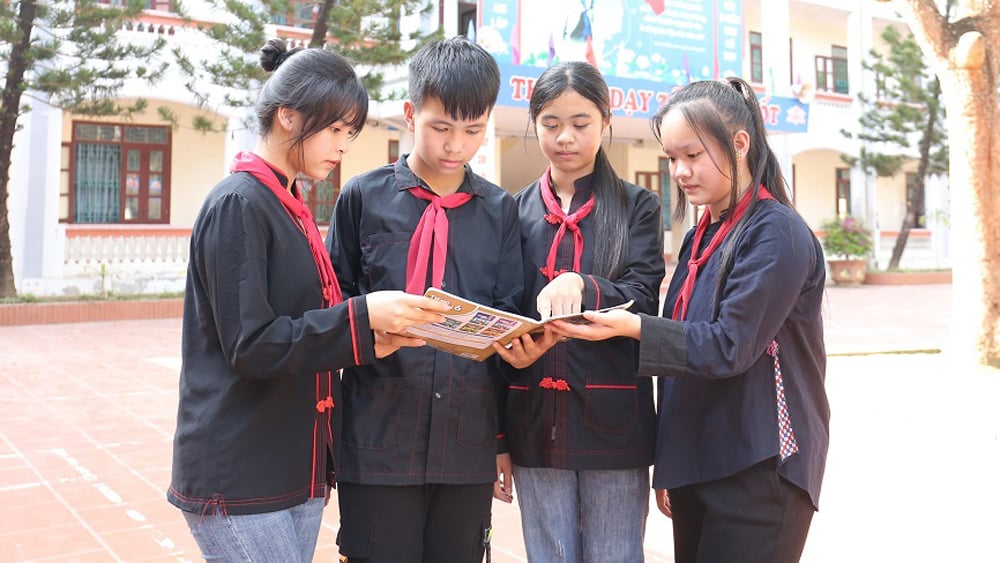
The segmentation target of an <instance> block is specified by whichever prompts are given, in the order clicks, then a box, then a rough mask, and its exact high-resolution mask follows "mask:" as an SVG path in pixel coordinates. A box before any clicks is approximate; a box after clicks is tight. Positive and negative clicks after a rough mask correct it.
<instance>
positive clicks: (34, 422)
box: [0, 285, 1000, 563]
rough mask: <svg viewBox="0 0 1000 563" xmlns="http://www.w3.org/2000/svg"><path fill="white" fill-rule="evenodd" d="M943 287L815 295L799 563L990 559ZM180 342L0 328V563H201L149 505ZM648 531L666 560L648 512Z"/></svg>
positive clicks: (162, 466) (989, 413) (990, 392)
mask: <svg viewBox="0 0 1000 563" xmlns="http://www.w3.org/2000/svg"><path fill="white" fill-rule="evenodd" d="M950 290H951V287H950V286H949V285H941V286H897V287H892V286H864V287H860V288H839V287H831V288H830V289H828V292H827V304H826V308H825V314H826V318H827V322H826V328H827V343H828V347H829V351H830V353H831V358H830V362H829V371H828V389H829V393H830V398H831V403H832V405H833V412H834V415H833V421H832V425H831V434H832V447H831V450H830V456H829V465H828V470H827V479H826V482H825V486H824V491H823V497H822V501H821V502H822V505H821V510H820V512H819V513H818V514H817V516H816V518H815V520H814V524H813V528H812V532H811V534H810V538H809V542H808V544H807V546H806V552H805V554H804V557H803V561H805V562H813V563H819V562H831V563H833V562H838V563H839V562H845V561H851V562H884V561H906V562H912V561H927V562H931V561H933V562H938V561H948V562H953V561H956V562H957V561H961V562H979V561H983V562H986V561H992V562H997V561H1000V534H998V533H997V531H998V530H1000V516H998V511H997V506H1000V485H998V479H997V475H1000V409H998V408H997V399H998V398H1000V373H998V372H996V371H993V370H986V369H982V368H960V367H957V366H955V365H953V364H952V363H951V362H950V361H949V357H948V355H947V350H946V348H947V341H948V326H949V323H948V317H949V314H948V307H949V303H950ZM179 341H180V322H179V320H177V319H168V320H154V321H122V322H107V323H87V324H65V325H41V326H23V327H0V366H3V367H2V371H0V561H2V562H7V561H81V562H89V561H102V562H103V561H198V560H199V559H200V558H199V556H198V551H197V548H196V547H195V544H194V542H193V540H192V539H191V537H190V535H189V533H188V531H187V529H186V527H185V525H184V522H183V520H182V518H181V517H180V515H179V514H178V512H177V511H176V510H175V509H173V508H172V507H171V506H169V505H168V504H167V503H166V501H165V500H164V498H163V491H164V489H165V488H166V486H167V483H168V481H169V473H170V467H169V464H170V442H171V436H172V433H173V428H174V417H175V409H176V401H177V371H178V368H179V358H178V346H179ZM940 349H945V353H943V354H942V353H930V354H928V353H922V354H915V353H906V354H885V353H883V354H877V355H854V354H857V353H868V352H905V351H915V350H924V351H926V350H940ZM335 506H336V503H333V504H332V505H331V507H330V508H328V509H327V512H326V515H325V519H324V525H323V530H322V532H321V536H320V541H319V547H318V551H317V556H316V560H317V561H335V560H336V559H335V553H336V548H335V545H334V538H335V536H336V529H337V513H336V509H335ZM495 528H496V533H495V536H494V537H495V546H494V553H493V555H494V557H493V560H494V561H496V562H498V563H501V562H516V561H524V560H525V559H524V551H523V546H522V544H521V540H520V528H519V521H518V515H517V509H516V505H515V506H513V507H511V506H507V505H498V506H497V507H496V511H495ZM646 535H647V541H646V546H647V549H646V554H647V561H651V562H663V561H672V557H671V555H670V554H671V539H670V538H671V534H670V527H669V521H668V520H667V519H666V518H664V517H662V516H661V515H660V514H659V513H658V512H655V509H654V510H653V511H652V512H651V513H650V517H649V521H648V525H647V534H646Z"/></svg>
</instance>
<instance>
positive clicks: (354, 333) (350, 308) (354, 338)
mask: <svg viewBox="0 0 1000 563" xmlns="http://www.w3.org/2000/svg"><path fill="white" fill-rule="evenodd" d="M347 318H348V319H349V320H350V324H351V350H352V351H353V352H354V365H356V366H360V365H361V355H360V353H359V351H358V348H360V343H359V342H358V329H357V327H356V326H354V298H353V297H352V298H351V299H348V300H347Z"/></svg>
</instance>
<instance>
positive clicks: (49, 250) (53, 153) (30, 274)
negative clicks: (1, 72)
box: [8, 93, 65, 292]
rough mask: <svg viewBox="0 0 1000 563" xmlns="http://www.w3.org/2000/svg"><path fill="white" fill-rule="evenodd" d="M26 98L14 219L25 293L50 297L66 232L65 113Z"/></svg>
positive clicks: (15, 168) (15, 164)
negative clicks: (62, 212) (62, 209)
mask: <svg viewBox="0 0 1000 563" xmlns="http://www.w3.org/2000/svg"><path fill="white" fill-rule="evenodd" d="M34 96H39V97H40V95H38V94H37V93H33V95H32V96H24V97H23V98H22V102H25V103H27V104H28V105H30V106H31V110H30V111H29V112H27V113H26V114H24V115H23V116H22V117H21V122H22V123H23V124H24V129H23V130H22V131H21V132H20V133H18V134H17V135H16V136H15V137H14V150H13V152H12V154H11V183H10V188H11V189H10V199H9V207H8V216H9V218H10V232H11V247H12V248H11V252H12V254H13V258H14V279H15V281H16V283H17V286H18V289H19V291H22V292H24V291H27V292H44V290H43V289H42V290H41V291H39V290H40V289H41V288H40V287H39V285H38V284H39V283H40V281H41V280H42V279H43V278H59V277H62V271H63V256H64V251H65V227H64V226H62V225H60V223H59V175H60V168H61V158H60V157H61V154H62V110H61V109H59V108H56V107H53V106H50V105H49V104H47V103H45V102H43V101H40V100H39V99H38V98H36V97H34Z"/></svg>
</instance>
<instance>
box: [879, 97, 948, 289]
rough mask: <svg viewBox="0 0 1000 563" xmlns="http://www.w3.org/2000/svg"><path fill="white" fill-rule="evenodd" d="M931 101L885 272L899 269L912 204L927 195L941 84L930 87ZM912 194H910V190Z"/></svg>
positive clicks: (912, 222) (911, 224) (913, 212)
mask: <svg viewBox="0 0 1000 563" xmlns="http://www.w3.org/2000/svg"><path fill="white" fill-rule="evenodd" d="M931 99H932V100H933V103H931V104H928V111H927V123H926V124H924V130H923V135H922V136H921V138H920V160H919V162H920V163H919V165H918V166H917V177H916V179H915V180H914V182H913V187H912V188H911V187H910V186H909V185H907V186H906V213H905V214H904V215H903V225H902V226H901V227H900V228H899V236H897V237H896V245H895V246H893V247H892V257H890V258H889V266H888V267H887V268H886V269H887V270H896V269H899V262H900V261H901V260H902V259H903V250H905V249H906V243H907V241H908V240H909V239H910V229H912V228H913V227H914V226H916V224H917V210H916V209H915V208H914V203H915V202H917V201H923V199H924V197H926V195H925V194H926V193H927V169H928V168H929V167H930V162H931V143H932V142H933V140H934V130H935V129H936V128H937V127H938V124H937V116H938V112H937V111H934V109H933V108H934V107H936V106H937V104H938V103H939V102H940V100H941V82H940V81H939V80H935V81H934V82H933V84H932V85H931ZM911 189H912V190H913V193H910V190H911Z"/></svg>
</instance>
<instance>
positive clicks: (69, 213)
mask: <svg viewBox="0 0 1000 563" xmlns="http://www.w3.org/2000/svg"><path fill="white" fill-rule="evenodd" d="M67 163H68V164H67ZM63 164H64V168H63V171H64V172H65V173H66V175H65V180H63V179H61V182H63V181H64V182H65V188H64V187H63V186H62V185H61V186H60V207H61V211H60V219H61V220H63V221H67V222H71V223H169V222H170V128H169V127H158V126H142V125H118V124H113V123H85V122H74V123H73V138H72V142H71V143H70V144H69V145H66V146H64V148H63ZM63 197H65V201H63Z"/></svg>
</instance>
